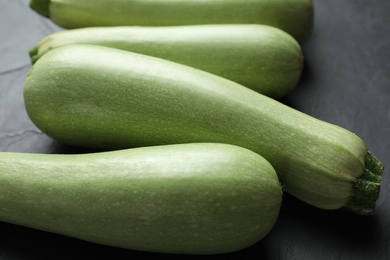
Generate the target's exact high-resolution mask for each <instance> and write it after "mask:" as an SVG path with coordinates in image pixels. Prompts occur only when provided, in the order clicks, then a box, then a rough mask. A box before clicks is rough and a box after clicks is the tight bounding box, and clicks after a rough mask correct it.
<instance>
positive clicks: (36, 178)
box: [0, 144, 282, 254]
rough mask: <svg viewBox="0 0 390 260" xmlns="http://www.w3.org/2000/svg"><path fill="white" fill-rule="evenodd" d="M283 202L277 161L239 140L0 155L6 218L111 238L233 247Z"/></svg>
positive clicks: (200, 248)
mask: <svg viewBox="0 0 390 260" xmlns="http://www.w3.org/2000/svg"><path fill="white" fill-rule="evenodd" d="M281 201H282V193H281V188H280V184H279V181H278V178H277V175H276V173H275V170H274V169H273V168H272V166H271V165H270V164H269V163H268V162H267V161H266V160H265V159H264V158H262V157H261V156H259V155H258V154H256V153H254V152H252V151H250V150H247V149H244V148H241V147H237V146H232V145H225V144H182V145H170V146H157V147H146V148H136V149H128V150H119V151H112V152H100V153H91V154H82V155H55V154H26V153H0V220H1V221H6V222H10V223H14V224H18V225H24V226H28V227H32V228H36V229H41V230H45V231H49V232H54V233H59V234H62V235H66V236H71V237H75V238H79V239H82V240H87V241H91V242H95V243H100V244H104V245H110V246H116V247H123V248H128V249H135V250H144V251H152V252H164V253H181V254H216V253H226V252H231V251H236V250H239V249H242V248H245V247H248V246H250V245H252V244H254V243H256V242H258V241H260V240H261V239H262V238H263V237H264V236H265V235H266V234H268V232H269V231H270V230H271V229H272V227H273V226H274V224H275V222H276V220H277V216H278V214H279V209H280V205H281Z"/></svg>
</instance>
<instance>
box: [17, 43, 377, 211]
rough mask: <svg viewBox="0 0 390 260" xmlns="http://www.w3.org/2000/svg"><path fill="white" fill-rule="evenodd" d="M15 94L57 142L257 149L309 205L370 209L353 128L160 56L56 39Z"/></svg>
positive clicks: (364, 165)
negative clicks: (201, 144)
mask: <svg viewBox="0 0 390 260" xmlns="http://www.w3.org/2000/svg"><path fill="white" fill-rule="evenodd" d="M24 98H25V106H26V110H27V113H28V115H29V116H30V118H31V120H32V121H33V122H34V123H35V124H36V126H37V127H38V128H40V129H41V130H42V131H43V132H45V133H47V134H48V135H49V136H51V137H53V138H55V139H57V140H58V141H60V142H63V143H67V144H71V145H76V146H84V147H95V148H105V149H118V148H128V147H137V146H148V145H162V144H172V143H188V142H215V143H228V144H233V145H238V146H242V147H245V148H248V149H250V150H252V151H254V152H256V153H259V154H260V155H262V156H263V157H264V158H265V159H267V160H268V161H269V162H270V163H271V164H272V165H273V167H274V168H275V170H276V172H277V174H278V176H279V179H280V180H281V182H282V183H283V185H284V190H285V191H286V192H288V193H290V194H292V195H294V196H296V197H297V198H299V199H301V200H303V201H305V202H307V203H309V204H311V205H313V206H316V207H319V208H323V209H340V208H344V209H347V210H349V211H351V212H355V213H357V214H362V215H370V214H373V212H374V208H375V203H376V200H377V198H378V196H379V191H380V184H381V174H382V172H383V166H382V165H381V164H380V162H379V161H378V160H377V159H376V158H375V157H374V156H373V155H372V154H371V153H368V152H367V148H366V146H365V144H364V142H363V141H362V140H361V139H360V138H359V137H358V136H357V135H355V134H354V133H352V132H350V131H348V130H346V129H344V128H342V127H339V126H336V125H333V124H330V123H327V122H324V121H321V120H318V119H316V118H313V117H311V116H309V115H306V114H304V113H302V112H299V111H297V110H294V109H292V108H291V107H288V106H286V105H284V104H282V103H280V102H278V101H276V100H274V99H272V98H269V97H266V96H264V95H261V94H259V93H256V92H255V91H253V90H250V89H248V88H245V87H243V86H241V85H239V84H237V83H235V82H232V81H229V80H227V79H224V78H221V77H218V76H215V75H213V74H210V73H207V72H204V71H201V70H196V69H193V68H191V67H187V66H184V65H181V64H177V63H173V62H170V61H167V60H163V59H159V58H155V57H151V56H146V55H142V54H137V53H132V52H126V51H122V50H118V49H114V48H109V47H102V46H90V45H68V46H63V47H60V48H57V49H55V50H53V51H50V52H48V53H47V54H46V55H44V56H43V57H42V58H40V59H39V60H38V61H37V62H36V63H35V64H34V66H33V67H32V69H31V71H30V73H29V74H28V77H27V79H26V83H25V89H24Z"/></svg>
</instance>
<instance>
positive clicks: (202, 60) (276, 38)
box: [30, 25, 303, 98]
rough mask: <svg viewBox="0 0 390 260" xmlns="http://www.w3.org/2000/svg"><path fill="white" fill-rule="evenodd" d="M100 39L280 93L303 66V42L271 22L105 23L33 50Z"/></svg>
mask: <svg viewBox="0 0 390 260" xmlns="http://www.w3.org/2000/svg"><path fill="white" fill-rule="evenodd" d="M75 43H82V44H94V45H103V46H108V47H114V48H118V49H123V50H128V51H133V52H137V53H141V54H146V55H151V56H155V57H159V58H163V59H167V60H171V61H174V62H178V63H182V64H185V65H188V66H191V67H195V68H198V69H201V70H205V71H207V72H210V73H213V74H216V75H218V76H221V77H224V78H227V79H230V80H233V81H235V82H237V83H239V84H241V85H244V86H246V87H249V88H251V89H254V90H256V91H258V92H260V93H262V94H264V95H267V96H271V97H273V98H280V97H282V96H285V95H286V94H288V93H289V92H290V91H291V90H292V89H293V88H294V87H295V86H296V85H297V83H298V81H299V79H300V76H301V73H302V69H303V55H302V51H301V48H300V46H299V44H298V43H297V42H296V41H295V40H294V38H292V37H291V36H290V35H288V34H287V33H285V32H283V31H281V30H279V29H277V28H274V27H270V26H265V25H195V26H170V27H135V26H131V27H125V26H123V27H100V28H82V29H74V30H67V31H61V32H57V33H54V34H52V35H50V36H48V37H46V38H45V39H43V40H42V41H41V42H40V43H39V44H38V45H37V46H36V47H35V48H33V49H32V50H31V51H30V55H31V58H32V61H33V62H35V61H36V60H37V59H38V58H39V57H41V56H42V55H44V54H45V53H46V52H48V51H50V50H52V49H55V48H57V47H60V46H63V45H68V44H75Z"/></svg>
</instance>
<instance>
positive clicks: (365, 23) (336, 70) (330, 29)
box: [0, 0, 390, 260]
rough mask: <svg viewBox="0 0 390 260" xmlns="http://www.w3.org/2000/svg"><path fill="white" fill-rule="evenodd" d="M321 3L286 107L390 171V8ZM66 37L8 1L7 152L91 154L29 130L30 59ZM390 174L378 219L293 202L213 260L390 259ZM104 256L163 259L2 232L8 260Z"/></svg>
mask: <svg viewBox="0 0 390 260" xmlns="http://www.w3.org/2000/svg"><path fill="white" fill-rule="evenodd" d="M314 2H315V10H316V19H315V27H314V30H313V33H312V35H311V36H310V38H309V39H308V40H307V41H306V42H304V43H303V51H304V54H305V57H306V67H305V72H304V74H303V76H302V80H301V82H300V84H299V86H298V87H297V88H296V89H295V91H294V92H293V93H291V94H290V95H289V96H288V97H286V98H284V99H283V100H282V101H283V102H284V103H286V104H287V105H290V106H292V107H294V108H296V109H298V110H301V111H303V112H305V113H307V114H310V115H312V116H314V117H317V118H319V119H322V120H324V121H327V122H331V123H334V124H337V125H339V126H342V127H344V128H347V129H349V130H351V131H352V132H355V133H356V134H357V135H359V136H360V137H361V138H362V139H363V140H364V141H365V143H366V144H367V147H368V148H369V150H371V151H372V152H373V153H374V154H375V155H376V156H377V157H378V158H379V159H380V160H381V161H382V162H383V163H384V164H385V167H387V166H389V165H390V159H389V155H388V152H387V150H389V148H390V138H389V133H390V102H389V101H390V2H389V1H382V0H365V1H363V0H360V1H359V0H354V1H352V0H349V1H347V0H345V1H339V0H327V1H321V0H315V1H314ZM59 30H61V28H59V27H58V26H56V25H54V24H53V23H52V22H51V21H50V20H48V19H45V18H43V17H41V16H39V15H38V14H36V13H35V12H33V11H32V10H30V8H29V7H28V0H0V152H6V151H12V152H34V153H78V152H82V150H80V149H76V148H73V147H68V146H65V145H62V144H59V143H57V142H55V141H54V140H52V139H51V138H49V137H47V136H46V135H44V134H42V133H41V132H40V131H39V130H38V129H37V128H36V127H35V126H34V125H33V124H32V123H31V121H30V120H29V118H28V116H27V114H26V112H25V110H24V105H23V95H22V94H23V85H24V81H25V77H26V75H27V73H28V71H29V69H30V68H31V64H30V60H29V57H28V50H29V49H30V48H32V47H33V46H34V45H35V44H37V43H38V41H40V40H41V39H42V38H44V37H45V36H47V35H49V34H51V33H53V32H55V31H59ZM389 174H390V173H389V171H388V168H385V174H384V177H383V182H382V191H381V196H380V199H379V201H378V204H377V209H376V212H375V215H374V216H372V217H360V216H355V215H351V214H348V213H345V212H340V211H323V210H318V209H315V208H312V207H310V206H308V205H305V204H304V203H302V202H300V201H298V200H296V199H294V198H292V197H290V196H288V195H285V197H284V203H283V206H282V210H281V214H280V218H279V220H278V222H277V224H276V226H275V228H274V229H273V230H272V232H271V233H270V234H269V235H268V236H267V237H266V238H265V239H264V240H263V241H261V242H260V243H258V244H256V245H254V246H252V247H250V248H248V249H245V250H243V251H240V252H237V253H232V254H228V255H225V256H222V257H221V256H213V257H211V258H214V259H217V258H221V259H222V258H223V259H226V258H236V257H241V258H242V259H252V258H253V259H390V249H389V248H390V247H389V245H390V202H389V200H390V177H389ZM0 193H1V191H0ZM97 256H99V257H101V258H111V259H129V258H133V259H134V258H135V259H137V258H140V257H145V256H147V257H149V258H150V259H160V258H162V257H163V255H161V254H153V253H144V252H135V251H131V250H123V249H118V248H111V247H106V246H101V245H95V244H92V243H87V242H83V241H79V240H77V239H72V238H67V237H63V236H59V235H55V234H50V233H46V232H42V231H38V230H33V229H29V228H25V227H20V226H16V225H11V224H7V223H2V222H0V259H2V260H3V259H7V260H8V259H54V258H55V259H58V258H76V259H78V258H82V257H91V258H93V257H97ZM170 257H171V258H177V259H179V258H180V259H182V258H183V257H182V256H170ZM187 258H191V259H192V258H197V257H195V256H188V257H187ZM203 258H204V257H203Z"/></svg>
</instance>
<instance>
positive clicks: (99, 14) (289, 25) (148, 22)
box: [30, 0, 314, 41]
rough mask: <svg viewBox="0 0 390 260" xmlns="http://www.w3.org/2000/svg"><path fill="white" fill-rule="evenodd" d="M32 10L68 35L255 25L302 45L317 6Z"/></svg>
mask: <svg viewBox="0 0 390 260" xmlns="http://www.w3.org/2000/svg"><path fill="white" fill-rule="evenodd" d="M30 6H31V7H32V8H33V9H34V10H35V11H37V12H38V13H40V14H42V15H45V16H47V17H49V18H50V19H51V20H52V21H53V22H54V23H56V24H58V25H59V26H62V27H64V28H68V29H74V28H81V27H93V26H122V25H139V26H172V25H191V24H193V25H195V24H248V23H249V24H266V25H270V26H273V27H277V28H280V29H282V30H284V31H286V32H288V33H289V34H291V35H292V36H293V37H294V38H296V39H297V40H299V41H301V40H304V39H305V38H307V36H308V35H309V34H310V32H311V30H312V27H313V20H314V6H313V2H312V0H273V1H269V0H241V1H237V0H214V1H204V0H190V1H189V0H177V1H171V0H135V1H134V0H130V1H129V0H110V1H108V0H83V1H79V0H31V1H30Z"/></svg>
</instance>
